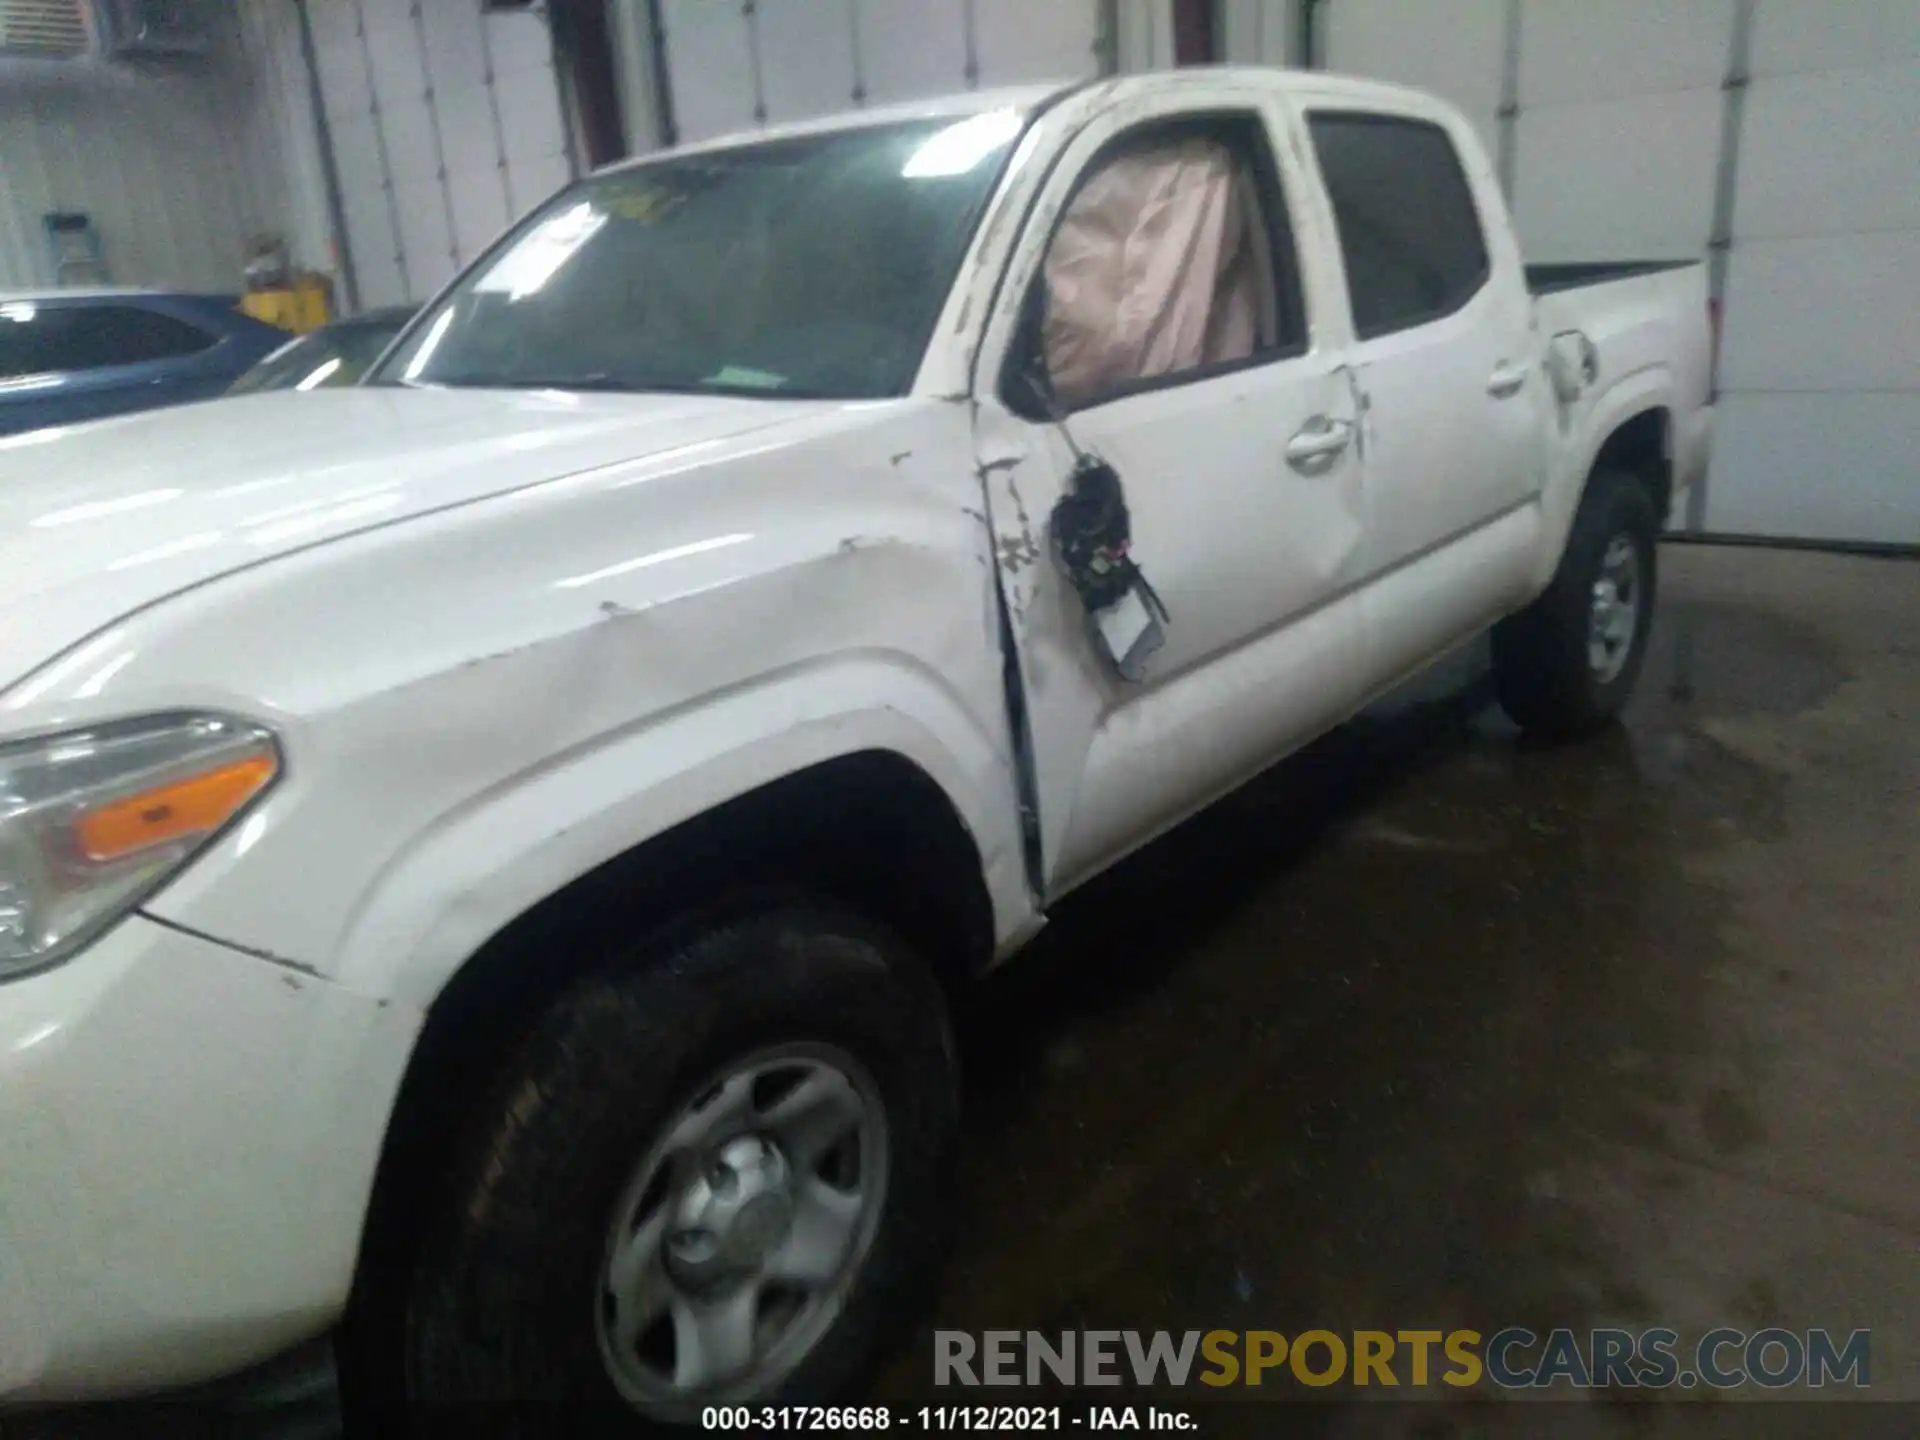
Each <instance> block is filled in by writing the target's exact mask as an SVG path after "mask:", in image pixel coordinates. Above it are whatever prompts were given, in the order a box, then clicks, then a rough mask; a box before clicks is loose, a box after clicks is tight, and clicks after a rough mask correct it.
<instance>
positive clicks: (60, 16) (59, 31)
mask: <svg viewBox="0 0 1920 1440" xmlns="http://www.w3.org/2000/svg"><path fill="white" fill-rule="evenodd" d="M87 42H88V35H87V7H86V0H0V53H5V54H8V55H47V56H53V57H56V58H58V57H62V56H72V55H84V54H86V53H87Z"/></svg>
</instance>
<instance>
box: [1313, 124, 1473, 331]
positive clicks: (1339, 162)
mask: <svg viewBox="0 0 1920 1440" xmlns="http://www.w3.org/2000/svg"><path fill="white" fill-rule="evenodd" d="M1307 126H1308V129H1309V131H1310V132H1311V134H1312V136H1313V147H1314V152H1315V154H1316V155H1317V156H1318V157H1319V160H1320V174H1321V176H1322V178H1323V179H1324V181H1325V183H1326V187H1327V194H1328V197H1329V198H1330V199H1331V200H1332V201H1333V213H1334V219H1335V221H1336V222H1337V223H1338V225H1339V228H1340V253H1341V255H1342V256H1343V257H1344V259H1345V261H1346V270H1347V293H1348V295H1349V297H1350V299H1351V301H1352V304H1353V325H1354V331H1355V333H1356V334H1357V335H1358V336H1359V337H1360V338H1361V339H1363V340H1365V339H1370V338H1372V337H1373V336H1376V335H1386V334H1390V333H1392V332H1393V331H1395V330H1405V329H1409V328H1411V327H1413V326H1415V325H1423V324H1425V323H1427V322H1428V321H1430V320H1437V319H1439V318H1440V317H1441V316H1443V315H1450V314H1452V313H1453V312H1454V311H1455V310H1458V309H1459V308H1460V307H1461V306H1462V305H1465V304H1466V303H1467V301H1468V300H1470V299H1472V298H1473V296H1474V295H1475V294H1476V293H1478V291H1479V289H1480V287H1481V286H1482V285H1484V284H1485V283H1486V280H1487V275H1488V273H1489V271H1488V264H1487V246H1486V238H1485V236H1484V235H1483V234H1482V232H1481V228H1480V215H1479V211H1478V210H1477V209H1475V207H1474V203H1473V191H1472V189H1471V188H1470V187H1469V186H1468V184H1467V176H1466V172H1465V171H1464V170H1462V169H1461V166H1460V157H1459V155H1458V153H1456V151H1455V150H1454V146H1453V141H1452V139H1451V138H1450V137H1449V136H1448V135H1447V132H1446V131H1445V130H1443V129H1441V128H1440V127H1439V126H1438V125H1434V124H1432V123H1430V122H1428V121H1425V120H1410V119H1405V118H1402V117H1398V116H1389V115H1365V114H1354V113H1349V112H1345V111H1316V112H1314V113H1312V114H1310V115H1309V116H1308V117H1307Z"/></svg>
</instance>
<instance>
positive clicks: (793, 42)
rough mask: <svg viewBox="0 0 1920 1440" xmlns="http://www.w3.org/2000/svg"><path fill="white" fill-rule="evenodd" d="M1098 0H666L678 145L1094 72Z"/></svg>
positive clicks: (663, 9) (1098, 43) (664, 25)
mask: <svg viewBox="0 0 1920 1440" xmlns="http://www.w3.org/2000/svg"><path fill="white" fill-rule="evenodd" d="M1099 8H1100V7H1099V6H1098V5H1097V4H1096V3H1095V0H1045V3H1034V0H748V3H738V0H662V3H661V6H660V22H661V29H662V30H663V31H664V44H665V54H666V68H667V81H668V85H669V88H670V90H671V110H672V114H673V118H674V128H675V131H676V135H677V138H678V139H679V140H681V141H690V140H704V139H707V138H710V137H712V136H714V135H721V134H726V133H728V132H731V131H736V130H748V129H752V128H753V127H754V126H756V125H759V124H769V123H772V124H777V123H779V122H781V121H785V120H800V119H805V118H807V117H808V116H813V115H826V114H832V113H834V112H836V111H841V110H847V109H851V108H853V107H856V106H860V105H884V104H888V103H891V102H893V101H898V100H907V99H912V98H914V97H917V96H925V95H944V94H951V93H952V92H954V91H956V90H966V89H974V88H985V87H988V86H994V85H1017V84H1020V83H1022V82H1025V81H1033V80H1052V79H1063V78H1071V77H1074V76H1078V75H1090V74H1094V73H1096V72H1097V70H1098V69H1099V65H1100V49H1101V38H1100V34H1099Z"/></svg>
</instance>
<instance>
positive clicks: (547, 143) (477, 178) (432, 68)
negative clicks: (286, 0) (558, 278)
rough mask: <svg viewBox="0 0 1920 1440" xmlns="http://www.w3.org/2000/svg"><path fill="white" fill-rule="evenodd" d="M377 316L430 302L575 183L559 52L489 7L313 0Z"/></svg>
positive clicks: (432, 0)
mask: <svg viewBox="0 0 1920 1440" xmlns="http://www.w3.org/2000/svg"><path fill="white" fill-rule="evenodd" d="M308 9H309V11H310V13H311V15H312V23H313V33H314V50H315V62H316V65H317V67H318V70H319V76H320V91H321V95H322V97H323V99H324V101H325V105H326V115H327V126H328V129H329V131H330V132H331V137H332V146H333V153H334V158H335V161H336V166H337V169H338V173H339V177H340V191H341V195H340V199H341V209H342V211H343V212H344V215H345V222H346V231H347V235H346V239H347V244H348V247H349V250H350V252H351V258H352V262H353V269H354V277H355V280H356V282H357V285H358V289H359V297H360V303H361V304H362V305H363V306H375V305H388V304H393V303H396V302H399V301H404V300H422V299H425V298H426V297H427V296H429V295H431V294H432V293H433V292H434V291H435V290H437V289H438V288H439V287H440V286H441V285H442V284H444V283H445V282H446V281H447V280H448V279H450V278H451V277H452V276H453V274H454V272H455V271H456V270H458V269H459V268H460V267H461V266H462V265H464V264H465V263H466V262H467V261H469V260H471V259H472V258H473V257H474V256H475V255H476V254H478V253H479V251H480V250H481V249H482V248H484V247H485V246H486V245H487V244H488V243H489V242H490V241H492V240H493V239H494V238H495V237H496V236H497V235H498V234H499V233H500V231H501V230H502V229H503V228H504V227H505V225H506V224H507V222H508V220H509V219H511V218H512V217H514V216H516V215H518V214H521V213H523V212H524V211H526V210H527V209H529V208H530V207H531V206H533V205H535V204H537V203H538V202H539V201H541V200H543V199H545V198H546V197H547V196H548V195H550V194H551V193H553V191H555V190H556V189H558V188H559V187H560V186H561V185H563V184H565V183H566V182H567V180H568V179H569V178H570V177H571V175H572V173H573V167H572V165H571V164H570V162H569V159H568V153H569V146H568V140H567V134H566V130H565V128H564V126H563V124H562V122H561V111H560V99H559V87H558V83H557V80H556V78H555V75H554V68H553V47H552V44H551V41H550V38H549V36H548V32H547V27H546V24H545V22H544V20H543V19H542V18H541V17H540V16H538V15H536V14H533V13H531V12H526V11H519V12H505V13H499V14H489V15H485V16H483V15H482V14H481V11H480V6H479V4H478V0H309V4H308Z"/></svg>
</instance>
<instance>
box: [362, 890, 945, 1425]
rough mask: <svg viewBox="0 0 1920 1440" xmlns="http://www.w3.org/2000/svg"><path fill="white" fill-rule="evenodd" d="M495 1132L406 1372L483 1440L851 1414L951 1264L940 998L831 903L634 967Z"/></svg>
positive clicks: (480, 1156)
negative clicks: (725, 1418) (863, 1384)
mask: <svg viewBox="0 0 1920 1440" xmlns="http://www.w3.org/2000/svg"><path fill="white" fill-rule="evenodd" d="M479 1118H480V1123H479V1124H478V1125H477V1127H476V1129H475V1132H474V1143H473V1144H472V1145H471V1146H470V1147H469V1149H468V1152H467V1156H466V1159H465V1162H464V1164H463V1166H462V1167H461V1170H460V1172H459V1174H458V1176H457V1178H456V1183H455V1184H454V1185H453V1186H452V1187H451V1188H450V1191H449V1194H448V1203H447V1204H446V1205H445V1206H444V1208H443V1209H442V1211H441V1213H440V1214H439V1215H438V1216H437V1217H436V1226H435V1228H434V1230H433V1232H432V1234H431V1235H430V1238H429V1240H428V1242H427V1243H426V1245H425V1246H424V1247H423V1249H422V1251H421V1253H420V1254H419V1256H418V1257H417V1260H416V1268H415V1271H414V1276H413V1282H412V1284H411V1286H410V1287H409V1289H410V1294H409V1297H408V1301H407V1304H406V1314H405V1317H404V1321H403V1323H402V1325H401V1326H399V1327H398V1329H399V1331H400V1334H399V1336H398V1337H396V1338H398V1339H399V1340H400V1342H401V1348H402V1350H403V1352H404V1353H402V1354H401V1355H398V1356H395V1357H394V1358H395V1359H398V1360H399V1361H400V1362H401V1363H402V1365H403V1366H404V1373H405V1382H404V1383H405V1390H406V1394H407V1400H408V1402H409V1408H410V1409H411V1410H413V1411H414V1413H416V1414H419V1413H421V1412H422V1411H423V1410H425V1411H437V1410H442V1409H447V1410H454V1411H457V1412H458V1413H459V1414H460V1415H461V1417H462V1421H463V1424H465V1425H466V1427H467V1428H468V1429H469V1430H471V1431H473V1433H480V1434H488V1435H508V1434H511V1435H524V1436H545V1435H561V1434H565V1435H575V1434H585V1435H607V1436H615V1435H618V1436H646V1435H655V1434H660V1433H663V1432H664V1433H678V1431H679V1430H680V1429H681V1428H682V1427H685V1428H689V1429H691V1428H697V1427H698V1425H699V1424H700V1420H701V1412H702V1410H703V1408H704V1407H707V1406H711V1405H758V1404H761V1403H778V1402H782V1401H792V1400H807V1401H821V1400H828V1399H832V1398H835V1397H837V1396H839V1395H841V1394H843V1393H844V1391H845V1390H846V1389H847V1387H848V1386H849V1385H851V1384H853V1383H855V1382H856V1381H857V1380H858V1379H859V1378H860V1376H861V1375H862V1374H863V1372H865V1371H866V1370H867V1369H868V1368H869V1367H870V1366H871V1365H872V1364H873V1363H874V1362H875V1361H876V1359H878V1358H879V1357H880V1356H881V1355H883V1354H884V1352H885V1350H886V1349H887V1348H888V1346H889V1343H890V1342H891V1341H892V1340H893V1338H894V1337H896V1336H898V1335H899V1334H900V1333H902V1331H903V1329H904V1328H905V1325H906V1323H907V1321H908V1320H909V1319H910V1317H911V1315H912V1312H913V1311H914V1310H915V1309H916V1308H917V1306H918V1303H919V1301H920V1298H921V1295H922V1292H923V1289H924V1286H925V1284H926V1282H927V1281H929V1280H930V1279H931V1278H932V1276H933V1274H934V1273H935V1270H936V1267H937V1262H938V1260H939V1256H940V1248H941V1240H942V1237H943V1235H944V1230H945V1226H944V1222H943V1206H944V1204H945V1202H946V1199H947V1194H948V1191H949V1190H950V1183H949V1166H950V1161H951V1158H952V1154H953V1150H954V1144H955V1139H956V1135H957V1105H956V1075H955V1062H954V1057H953V1049H952V1045H951V1043H950V1040H949V1037H948V1032H947V1024H946V1017H945V1010H944V1007H943V1002H942V998H941V995H940V992H939V989H938V987H937V986H936V985H935V984H934V982H933V980H932V978H931V976H930V975H929V974H928V973H927V972H926V971H925V969H924V968H923V967H922V966H921V965H920V964H919V962H918V961H917V960H916V958H915V957H914V956H912V955H911V954H910V953H908V952H907V951H906V950H905V948H904V946H903V945H902V944H901V942H900V941H899V940H898V939H897V938H895V937H893V936H892V935H891V934H889V933H887V932H885V931H882V930H879V929H877V928H875V927H871V926H869V925H867V924H865V923H864V922H862V921H860V920H858V919H856V918H853V917H849V916H846V915H843V914H840V913H838V912H835V911H832V910H829V909H824V908H823V909H815V908H812V907H801V908H782V909H779V910H775V911H770V912H767V913H763V914H759V915H754V916H750V917H747V918H744V919H741V920H738V921H734V922H731V923H725V924H721V925H718V926H716V927H714V928H711V929H709V930H707V931H706V932H705V933H703V934H699V935H696V936H695V937H693V938H692V939H691V940H688V941H685V942H684V943H679V944H672V945H667V946H654V947H641V948H640V949H639V950H638V951H637V952H636V953H633V954H630V955H626V956H621V957H617V958H616V959H615V962H614V963H613V964H612V965H611V966H610V967H609V968H607V969H605V970H603V971H601V972H600V973H598V974H597V975H596V976H594V977H593V978H592V979H590V980H588V981H587V982H586V983H584V984H583V985H581V986H580V987H578V988H576V989H575V990H574V991H572V992H571V993H569V994H567V995H566V996H564V997H562V999H561V1000H560V1001H559V1002H558V1003H556V1004H555V1005H554V1006H553V1008H552V1009H551V1010H550V1011H549V1012H548V1013H547V1015H546V1016H545V1017H544V1018H543V1019H542V1021H541V1022H540V1023H539V1024H538V1026H537V1028H536V1030H535V1032H534V1035H533V1037H532V1039H531V1041H530V1042H529V1043H528V1044H527V1045H526V1046H525V1047H524V1049H523V1051H522V1053H521V1055H520V1057H519V1059H518V1061H517V1063H516V1064H515V1065H513V1066H512V1067H511V1071H510V1074H509V1075H508V1076H507V1078H506V1081H505V1083H504V1084H502V1085H500V1086H498V1087H497V1088H496V1089H495V1091H494V1093H493V1096H492V1098H491V1100H489V1101H488V1102H487V1103H486V1105H485V1106H484V1107H483V1113H482V1114H481V1116H480V1117H479ZM474 1402H479V1403H474ZM475 1427H477V1428H475Z"/></svg>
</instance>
